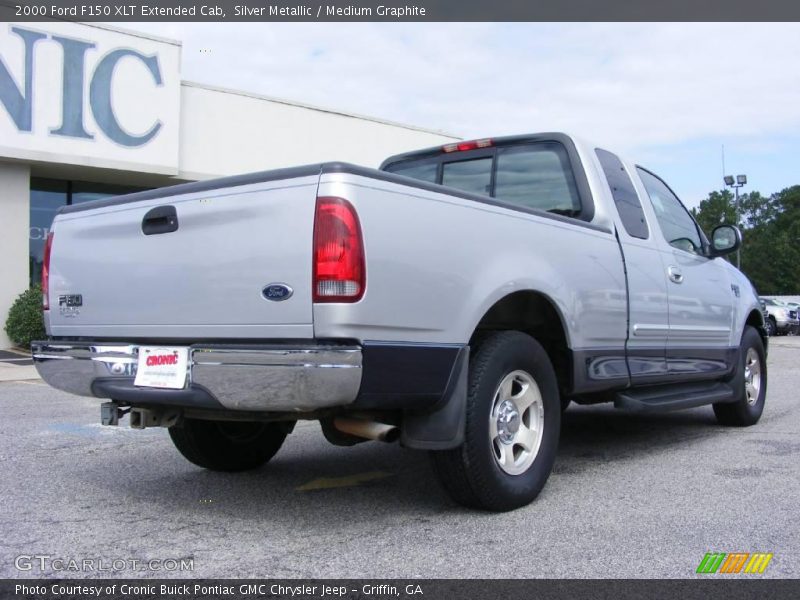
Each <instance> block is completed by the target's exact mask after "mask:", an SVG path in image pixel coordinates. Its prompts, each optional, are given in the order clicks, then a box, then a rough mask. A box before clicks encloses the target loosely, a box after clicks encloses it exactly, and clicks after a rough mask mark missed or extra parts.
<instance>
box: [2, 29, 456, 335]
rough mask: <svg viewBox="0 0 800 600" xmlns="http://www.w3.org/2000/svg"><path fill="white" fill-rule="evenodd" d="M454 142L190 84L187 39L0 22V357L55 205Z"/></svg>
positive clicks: (369, 159)
mask: <svg viewBox="0 0 800 600" xmlns="http://www.w3.org/2000/svg"><path fill="white" fill-rule="evenodd" d="M453 139H456V138H454V137H453V136H448V135H445V134H442V133H439V132H433V131H427V130H424V129H419V128H416V127H409V126H405V125H399V124H396V123H389V122H385V121H381V120H379V119H373V118H369V117H363V116H358V115H352V114H346V113H342V112H338V111H335V110H327V109H324V108H316V107H312V106H307V105H304V104H300V103H295V102H289V101H286V100H278V99H275V98H267V97H264V96H259V95H256V94H249V93H247V92H239V91H234V90H225V89H219V88H214V87H210V86H206V85H201V84H197V83H190V82H186V81H181V45H180V43H179V42H175V41H171V40H166V39H161V38H155V37H152V36H148V35H142V34H138V33H133V32H128V31H122V30H119V29H116V28H110V27H107V26H98V25H89V24H79V23H67V22H52V23H32V24H18V23H16V24H15V23H3V24H1V25H0V348H3V347H7V346H8V345H10V341H9V340H8V338H7V337H6V335H5V332H4V331H3V327H2V326H3V325H4V324H5V320H6V315H7V313H8V309H9V307H10V306H11V304H12V303H13V301H14V299H15V298H16V297H17V295H18V294H20V293H21V292H22V291H24V290H25V289H26V288H27V287H28V286H29V284H30V283H32V282H36V281H38V278H39V276H40V270H41V261H42V251H43V247H44V240H45V238H46V237H47V232H48V229H49V227H50V225H51V223H52V220H53V217H54V215H55V212H56V211H57V210H58V208H59V207H60V206H63V205H66V204H75V203H78V202H85V201H87V200H91V199H95V198H100V197H103V196H107V195H113V194H119V193H124V192H127V191H133V190H138V189H143V188H153V187H160V186H166V185H171V184H174V183H178V182H182V181H195V180H200V179H207V178H211V177H217V176H221V175H233V174H238V173H246V172H251V171H261V170H264V169H272V168H278V167H286V166H292V165H301V164H309V163H316V162H321V161H327V160H341V161H348V162H354V163H358V164H362V165H365V166H373V167H377V166H378V165H379V164H380V162H381V161H382V160H383V159H384V158H386V157H387V156H389V155H391V154H395V153H398V152H405V151H408V150H413V149H415V148H422V147H425V146H433V145H437V144H442V143H446V142H449V141H452V140H453Z"/></svg>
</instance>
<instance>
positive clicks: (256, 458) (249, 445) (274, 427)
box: [169, 419, 287, 471]
mask: <svg viewBox="0 0 800 600" xmlns="http://www.w3.org/2000/svg"><path fill="white" fill-rule="evenodd" d="M286 434H287V430H286V428H285V427H284V426H283V424H281V423H261V422H249V421H248V422H245V421H204V420H199V419H183V421H182V422H181V423H179V424H178V425H174V426H172V427H170V428H169V436H170V438H172V443H173V444H175V447H176V448H177V449H178V451H179V452H180V453H181V454H182V455H183V456H184V458H186V460H188V461H189V462H191V463H194V464H196V465H197V466H198V467H203V468H204V469H210V470H212V471H248V470H251V469H257V468H258V467H260V466H262V465H263V464H264V463H266V462H267V461H268V460H269V459H271V458H272V457H273V456H275V454H276V453H277V452H278V450H279V449H280V447H281V445H282V444H283V441H284V440H285V439H286Z"/></svg>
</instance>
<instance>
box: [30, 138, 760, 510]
mask: <svg viewBox="0 0 800 600" xmlns="http://www.w3.org/2000/svg"><path fill="white" fill-rule="evenodd" d="M740 244H741V235H740V233H739V231H738V230H737V229H736V228H735V227H731V226H720V227H717V228H716V229H715V230H714V231H713V232H712V233H711V238H710V240H709V239H708V238H707V237H706V235H705V234H704V232H703V231H701V230H700V228H699V227H698V226H697V224H696V223H695V222H694V220H693V219H692V217H691V216H690V214H689V213H688V212H687V211H686V209H685V208H684V206H683V205H682V204H681V202H680V201H679V200H678V198H677V196H676V195H675V193H674V192H673V191H672V190H671V189H670V188H669V186H668V185H667V184H666V183H665V182H664V181H663V180H662V179H660V178H659V177H658V176H657V175H655V174H654V173H652V172H650V171H648V170H647V169H645V168H643V167H640V166H637V165H635V164H632V163H629V162H626V161H625V160H623V159H621V158H620V157H619V156H617V155H616V154H613V153H612V152H609V151H607V150H603V149H599V148H596V147H595V146H593V145H589V144H585V143H582V142H579V141H577V140H576V139H574V138H572V137H570V136H567V135H564V134H558V133H542V134H535V135H525V136H515V137H505V138H496V139H481V140H476V141H469V142H460V143H454V144H449V145H446V146H444V147H437V148H430V149H426V150H422V151H419V152H412V153H409V154H404V155H400V156H394V157H392V158H389V159H388V160H387V161H386V162H385V163H384V164H383V166H382V167H381V169H380V170H375V169H367V168H363V167H358V166H354V165H351V164H344V163H325V164H316V165H310V166H304V167H297V168H290V169H283V170H275V171H266V172H262V173H254V174H251V175H242V176H235V177H228V178H224V179H217V180H214V181H204V182H199V183H189V184H185V185H178V186H175V187H170V188H164V189H158V190H152V191H145V192H140V193H136V194H131V195H128V196H121V197H116V198H111V199H105V200H100V201H95V202H89V203H85V204H79V205H74V206H68V207H65V208H62V209H61V211H60V213H59V214H58V216H57V217H56V219H55V222H54V224H53V228H52V233H51V234H50V237H49V238H48V240H47V246H46V252H45V259H44V261H45V264H44V275H43V288H44V310H45V312H44V314H45V319H46V324H47V332H48V339H46V340H43V341H40V342H36V343H34V344H33V355H34V358H35V361H36V365H37V367H38V370H39V372H40V374H41V375H42V377H43V378H44V379H45V380H46V381H47V382H48V383H49V384H50V385H52V386H54V387H56V388H59V389H61V390H65V391H67V392H71V393H73V394H79V395H82V396H92V397H96V398H103V399H107V401H106V402H104V403H102V405H101V419H102V422H103V423H104V424H106V425H117V424H118V422H119V420H120V419H121V418H122V417H123V415H129V419H130V425H131V426H132V427H136V428H144V427H153V426H161V427H168V428H169V434H170V437H171V438H172V441H173V442H174V444H175V446H176V447H177V448H178V450H179V451H180V452H181V453H182V454H183V455H184V456H185V457H186V458H187V459H188V460H190V461H191V462H193V463H195V464H197V465H199V466H201V467H205V468H208V469H216V470H223V471H238V470H245V469H254V468H257V467H259V466H261V465H263V464H264V463H266V462H267V461H268V460H269V459H270V458H271V457H272V456H273V455H275V453H276V452H277V451H278V449H279V448H280V446H281V444H282V443H283V441H284V439H285V437H286V436H287V434H289V433H290V432H291V431H292V428H293V427H294V424H295V423H296V421H297V420H298V419H313V420H318V421H319V422H320V424H321V429H322V432H323V434H324V435H325V437H326V438H327V439H328V440H329V441H330V442H332V443H334V444H338V445H352V444H355V443H358V442H361V441H364V440H369V439H372V440H383V441H396V440H399V442H400V444H402V445H403V446H405V447H407V448H415V449H423V450H428V451H430V454H431V457H432V462H433V465H434V469H435V471H436V473H437V475H438V477H439V478H440V480H441V482H442V484H443V486H444V488H445V489H446V490H447V492H448V493H449V494H450V495H451V496H452V498H453V499H454V500H455V501H457V502H459V503H462V504H464V505H467V506H471V507H479V508H484V509H488V510H509V509H513V508H515V507H519V506H522V505H524V504H526V503H528V502H530V501H532V500H533V499H534V498H535V497H536V496H537V495H538V494H539V492H540V491H541V489H542V487H543V486H544V484H545V482H546V480H547V478H548V476H549V474H550V471H551V468H552V465H553V461H554V459H555V455H556V450H557V446H558V438H559V430H560V424H561V413H562V410H563V409H564V408H565V407H566V405H567V404H568V403H569V402H571V401H574V402H577V403H579V404H592V403H598V402H613V403H614V405H615V406H616V407H618V408H620V409H625V410H630V411H659V410H672V409H683V408H690V407H696V406H701V405H712V406H713V408H714V412H715V413H716V415H717V418H718V420H719V421H720V422H721V423H723V424H725V425H733V426H746V425H752V424H754V423H756V422H757V421H758V419H759V417H760V415H761V413H762V411H763V409H764V401H765V394H766V388H767V367H766V348H767V337H766V332H765V329H764V319H763V315H762V312H761V309H760V306H759V303H758V299H757V297H756V294H755V291H754V290H753V287H752V286H751V284H750V282H749V281H748V280H747V279H746V278H745V277H744V276H743V275H742V274H741V273H740V272H739V271H737V270H736V269H735V268H733V267H732V266H731V265H730V264H729V263H728V262H727V261H726V260H723V259H722V258H720V257H721V256H723V255H725V254H728V253H731V252H734V251H735V250H736V249H737V248H738V247H739V245H740Z"/></svg>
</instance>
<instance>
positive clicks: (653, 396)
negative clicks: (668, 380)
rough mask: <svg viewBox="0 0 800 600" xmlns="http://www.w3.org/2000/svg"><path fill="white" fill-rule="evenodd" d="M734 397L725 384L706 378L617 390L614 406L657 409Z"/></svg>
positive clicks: (682, 406) (730, 389)
mask: <svg viewBox="0 0 800 600" xmlns="http://www.w3.org/2000/svg"><path fill="white" fill-rule="evenodd" d="M735 401H736V394H735V392H734V389H733V388H732V387H731V386H730V385H729V384H727V383H722V382H719V381H710V382H702V383H681V384H677V385H657V386H651V387H642V388H632V389H628V390H624V391H622V392H617V395H616V397H615V399H614V408H621V409H624V410H629V411H631V412H661V411H669V410H682V409H684V408H695V407H698V406H706V405H707V404H716V403H717V402H735Z"/></svg>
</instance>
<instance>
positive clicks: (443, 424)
mask: <svg viewBox="0 0 800 600" xmlns="http://www.w3.org/2000/svg"><path fill="white" fill-rule="evenodd" d="M468 368H469V346H464V347H463V348H461V349H460V351H459V353H458V357H457V358H456V363H455V365H454V367H453V370H452V371H451V373H450V379H449V381H448V383H447V389H446V391H445V393H444V394H443V396H442V400H441V401H440V402H438V403H437V404H436V405H435V406H434V407H433V408H431V409H429V410H425V411H413V410H409V411H405V413H404V414H403V424H402V427H401V435H400V444H401V445H402V446H405V447H406V448H413V449H415V450H449V449H451V448H457V447H458V446H460V445H461V444H463V443H464V428H465V425H466V419H467V374H468Z"/></svg>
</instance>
